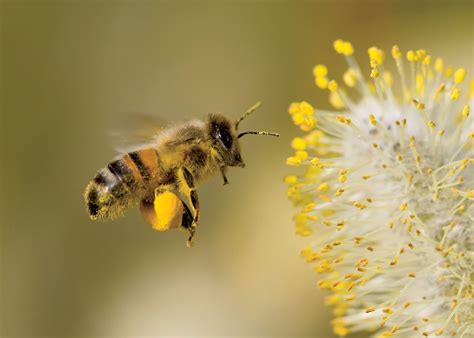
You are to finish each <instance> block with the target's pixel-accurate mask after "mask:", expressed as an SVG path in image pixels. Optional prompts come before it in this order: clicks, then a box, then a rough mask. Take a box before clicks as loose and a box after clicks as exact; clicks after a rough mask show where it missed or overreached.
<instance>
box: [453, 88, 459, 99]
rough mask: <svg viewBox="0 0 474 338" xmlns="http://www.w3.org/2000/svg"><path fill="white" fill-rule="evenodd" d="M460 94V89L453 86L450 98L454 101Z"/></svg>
mask: <svg viewBox="0 0 474 338" xmlns="http://www.w3.org/2000/svg"><path fill="white" fill-rule="evenodd" d="M459 95H461V91H460V90H459V89H458V88H454V89H453V91H452V92H451V100H453V101H456V100H457V99H458V98H459Z"/></svg>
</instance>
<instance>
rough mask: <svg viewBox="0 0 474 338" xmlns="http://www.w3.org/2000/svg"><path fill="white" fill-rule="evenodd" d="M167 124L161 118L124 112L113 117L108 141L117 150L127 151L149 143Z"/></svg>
mask: <svg viewBox="0 0 474 338" xmlns="http://www.w3.org/2000/svg"><path fill="white" fill-rule="evenodd" d="M167 125H168V123H167V122H166V121H164V120H163V119H161V118H159V117H157V116H154V115H151V114H144V113H124V114H120V115H119V116H118V117H116V118H114V121H113V122H112V123H111V130H110V132H109V138H110V143H111V144H112V146H113V148H114V149H116V150H117V151H118V152H120V153H123V152H128V151H132V150H136V149H138V148H141V147H143V145H146V144H150V143H152V142H153V140H154V139H155V138H156V136H157V135H158V134H159V133H160V132H161V131H162V130H163V129H165V127H166V126H167Z"/></svg>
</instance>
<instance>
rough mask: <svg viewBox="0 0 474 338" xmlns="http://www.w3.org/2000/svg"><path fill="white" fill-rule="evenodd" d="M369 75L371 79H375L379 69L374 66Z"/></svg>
mask: <svg viewBox="0 0 474 338" xmlns="http://www.w3.org/2000/svg"><path fill="white" fill-rule="evenodd" d="M370 77H371V78H372V79H375V78H377V77H379V71H378V70H377V69H376V68H373V69H372V70H371V71H370Z"/></svg>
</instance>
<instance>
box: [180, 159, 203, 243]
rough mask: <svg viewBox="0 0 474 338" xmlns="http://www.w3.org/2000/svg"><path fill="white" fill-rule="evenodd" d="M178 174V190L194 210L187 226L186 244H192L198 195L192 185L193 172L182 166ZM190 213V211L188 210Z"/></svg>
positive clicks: (195, 225)
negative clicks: (187, 199)
mask: <svg viewBox="0 0 474 338" xmlns="http://www.w3.org/2000/svg"><path fill="white" fill-rule="evenodd" d="M178 175H179V177H180V190H181V192H182V193H183V194H184V195H186V196H188V198H189V201H190V207H191V209H192V211H193V212H194V216H193V217H192V222H191V225H190V226H189V227H188V231H189V238H188V246H190V245H192V239H193V237H194V234H195V232H196V227H197V225H198V223H199V214H200V208H199V197H198V193H197V191H196V189H195V187H194V177H193V174H192V173H191V172H190V171H189V170H188V169H187V168H186V167H182V168H181V169H180V170H179V172H178ZM189 213H190V214H191V211H190V212H189Z"/></svg>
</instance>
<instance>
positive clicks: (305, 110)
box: [299, 101, 314, 115]
mask: <svg viewBox="0 0 474 338" xmlns="http://www.w3.org/2000/svg"><path fill="white" fill-rule="evenodd" d="M299 108H300V112H301V113H302V114H304V115H313V114H314V108H313V106H312V105H310V104H309V103H308V102H306V101H302V102H301V103H300V105H299Z"/></svg>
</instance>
